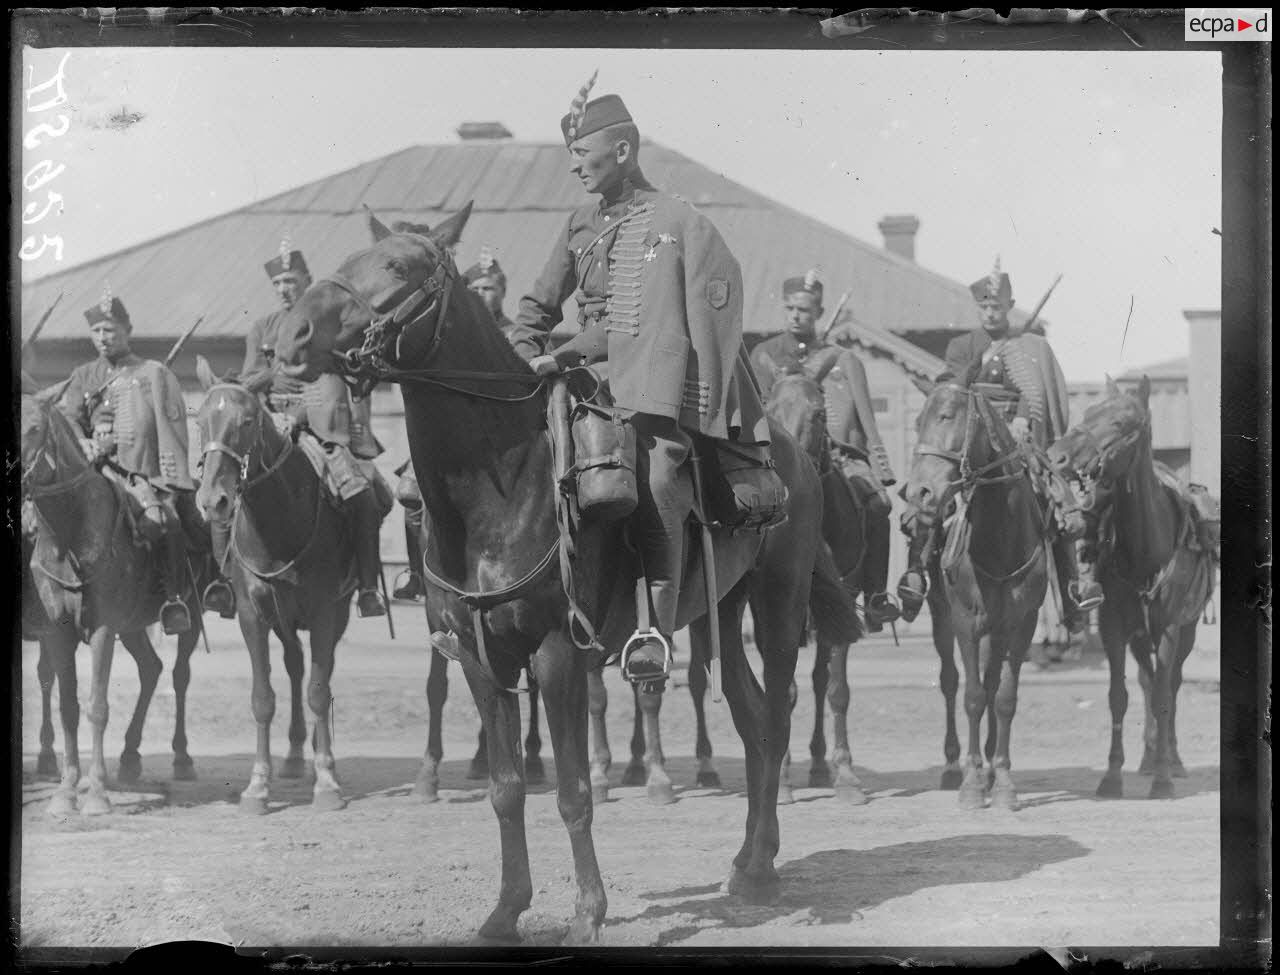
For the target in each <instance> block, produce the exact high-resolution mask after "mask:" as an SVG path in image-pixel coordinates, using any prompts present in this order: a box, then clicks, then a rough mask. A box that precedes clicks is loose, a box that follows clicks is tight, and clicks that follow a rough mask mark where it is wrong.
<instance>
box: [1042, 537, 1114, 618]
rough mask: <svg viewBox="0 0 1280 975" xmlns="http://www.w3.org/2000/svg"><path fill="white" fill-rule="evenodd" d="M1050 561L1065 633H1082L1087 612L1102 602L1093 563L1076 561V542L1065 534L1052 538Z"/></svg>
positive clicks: (1100, 588) (1087, 615)
mask: <svg viewBox="0 0 1280 975" xmlns="http://www.w3.org/2000/svg"><path fill="white" fill-rule="evenodd" d="M1053 561H1054V567H1055V568H1056V569H1057V572H1058V589H1059V591H1060V592H1061V593H1062V623H1063V625H1064V626H1065V627H1066V628H1067V632H1068V633H1082V632H1084V629H1085V627H1086V626H1087V625H1088V623H1089V613H1090V612H1091V611H1092V610H1094V609H1096V608H1097V607H1098V606H1100V605H1101V604H1102V587H1101V586H1099V585H1098V583H1097V582H1096V581H1095V580H1094V578H1093V571H1092V570H1093V566H1092V564H1091V563H1088V562H1083V561H1077V559H1076V543H1075V541H1074V540H1073V539H1071V538H1069V537H1068V536H1066V535H1065V534H1061V533H1059V534H1058V536H1057V537H1056V538H1054V540H1053ZM1081 568H1084V569H1085V572H1084V573H1081V572H1080V569H1081Z"/></svg>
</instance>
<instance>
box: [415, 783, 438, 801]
mask: <svg viewBox="0 0 1280 975" xmlns="http://www.w3.org/2000/svg"><path fill="white" fill-rule="evenodd" d="M409 795H411V796H412V797H413V798H415V799H417V800H418V801H419V802H423V803H432V802H439V801H440V792H439V790H438V789H437V787H436V785H435V783H433V782H423V781H421V780H419V781H417V782H415V783H414V784H413V791H412V792H410V793H409Z"/></svg>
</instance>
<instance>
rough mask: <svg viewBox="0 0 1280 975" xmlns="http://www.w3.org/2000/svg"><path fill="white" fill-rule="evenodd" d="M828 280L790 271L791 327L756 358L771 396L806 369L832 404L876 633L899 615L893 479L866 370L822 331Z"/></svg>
mask: <svg viewBox="0 0 1280 975" xmlns="http://www.w3.org/2000/svg"><path fill="white" fill-rule="evenodd" d="M822 291H823V289H822V282H821V281H819V280H818V275H817V272H816V271H812V270H811V271H809V272H808V273H806V274H805V275H804V276H803V277H793V278H787V279H786V281H784V282H783V284H782V300H783V306H784V308H785V309H786V313H787V331H785V332H783V333H782V334H781V335H777V336H774V337H773V338H771V339H768V340H766V341H764V342H761V343H760V344H759V345H757V346H756V347H755V349H754V351H752V353H751V365H752V366H753V368H754V369H755V373H756V378H757V379H758V380H759V381H760V387H761V390H762V392H763V394H764V397H765V399H768V397H769V392H770V390H771V389H772V388H773V383H774V381H775V380H776V379H777V377H779V376H782V375H786V374H788V373H805V374H806V375H808V376H810V377H811V378H814V379H816V380H817V381H818V382H820V383H821V384H822V388H823V394H824V398H825V400H826V408H827V430H828V433H829V435H830V438H831V457H832V460H833V461H835V462H836V463H837V464H838V465H839V467H840V469H841V471H842V473H843V474H844V476H845V478H846V479H847V480H848V481H849V483H850V485H851V486H852V487H853V492H854V496H855V497H856V498H857V499H858V501H859V503H860V504H861V505H862V506H863V507H864V509H865V510H866V511H867V513H868V518H867V555H866V559H867V564H866V569H865V570H864V575H865V580H864V581H865V585H866V592H867V602H866V618H867V626H868V629H870V630H871V631H872V632H873V633H876V632H879V631H880V630H881V629H883V627H884V624H885V623H891V622H893V621H894V620H896V619H897V618H898V607H897V606H895V605H894V603H893V600H892V598H891V597H890V596H889V594H888V593H887V592H886V591H885V588H886V585H887V583H888V580H889V539H890V536H891V534H892V532H891V529H890V525H889V513H890V511H891V508H892V502H891V501H890V500H889V493H888V491H887V490H886V488H888V487H889V486H890V485H892V484H893V483H894V482H895V478H894V475H893V469H892V468H891V467H890V466H889V454H888V451H886V450H885V447H884V441H883V440H881V438H880V430H879V429H878V427H877V426H876V415H875V409H874V408H873V406H872V403H871V390H870V386H869V385H868V382H867V371H866V369H865V368H864V367H863V365H862V361H861V360H860V359H859V358H858V357H857V356H856V355H855V354H854V353H853V351H852V350H850V349H842V348H841V347H839V346H837V345H831V344H828V343H827V342H826V341H825V336H819V335H817V332H816V329H817V323H818V319H820V318H821V317H822Z"/></svg>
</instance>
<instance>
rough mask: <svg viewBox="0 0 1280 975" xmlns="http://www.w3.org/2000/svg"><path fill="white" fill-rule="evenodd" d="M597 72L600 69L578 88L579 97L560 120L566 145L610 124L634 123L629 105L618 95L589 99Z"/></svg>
mask: <svg viewBox="0 0 1280 975" xmlns="http://www.w3.org/2000/svg"><path fill="white" fill-rule="evenodd" d="M597 74H599V71H594V72H592V74H591V77H590V79H588V81H587V83H586V84H585V85H583V86H582V87H581V88H580V89H578V94H577V97H575V98H574V100H573V104H572V105H570V106H569V113H568V114H567V115H566V116H565V117H564V118H562V119H561V120H560V131H561V132H562V133H564V144H565V145H566V146H567V145H571V144H572V143H573V142H574V140H575V139H581V138H582V137H583V136H585V135H590V134H591V133H592V132H599V131H600V130H601V129H605V128H608V127H609V126H610V125H621V124H622V123H624V122H630V123H632V124H634V120H633V119H632V118H631V113H630V112H628V111H627V106H626V105H624V104H622V99H621V98H619V97H618V96H617V95H602V96H601V97H600V98H596V99H594V100H592V101H587V93H588V92H590V91H591V87H592V85H594V84H595V83H596V75H597Z"/></svg>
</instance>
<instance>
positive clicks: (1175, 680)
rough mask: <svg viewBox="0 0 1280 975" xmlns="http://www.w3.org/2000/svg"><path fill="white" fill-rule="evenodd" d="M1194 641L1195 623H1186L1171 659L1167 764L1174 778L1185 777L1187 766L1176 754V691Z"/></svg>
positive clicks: (1179, 686) (1180, 632)
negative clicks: (1176, 649)
mask: <svg viewBox="0 0 1280 975" xmlns="http://www.w3.org/2000/svg"><path fill="white" fill-rule="evenodd" d="M1195 642H1196V624H1195V623H1188V624H1187V625H1186V626H1184V627H1182V628H1181V630H1180V631H1179V633H1178V652H1177V655H1176V656H1175V657H1174V660H1173V674H1172V676H1171V686H1170V695H1169V764H1170V768H1171V770H1172V773H1173V777H1174V778H1175V779H1185V778H1186V777H1187V768H1186V766H1185V765H1183V764H1182V756H1181V755H1179V754H1178V691H1180V690H1181V689H1182V665H1183V664H1184V663H1186V661H1187V657H1188V656H1189V655H1190V653H1191V651H1192V649H1193V648H1194V647H1195Z"/></svg>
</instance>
